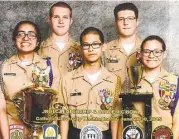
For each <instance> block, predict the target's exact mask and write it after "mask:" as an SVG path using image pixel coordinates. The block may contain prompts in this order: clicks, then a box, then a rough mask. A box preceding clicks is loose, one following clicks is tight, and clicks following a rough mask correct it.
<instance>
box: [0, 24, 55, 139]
mask: <svg viewBox="0 0 179 139" xmlns="http://www.w3.org/2000/svg"><path fill="white" fill-rule="evenodd" d="M13 42H14V46H15V47H16V49H17V54H16V55H14V56H12V57H11V58H9V59H7V60H5V61H4V62H3V64H2V65H1V68H0V72H1V74H0V75H1V76H0V79H1V80H0V81H1V82H0V83H1V88H0V103H1V104H0V131H1V135H2V138H3V139H9V138H10V137H9V125H13V124H21V125H23V126H24V127H25V133H26V134H27V133H28V132H27V131H28V128H27V126H25V125H24V124H23V122H22V121H21V120H20V119H19V116H18V115H19V114H18V111H17V108H16V107H15V105H14V104H13V101H12V99H13V98H14V96H15V95H17V93H18V92H20V91H21V89H24V88H26V87H28V86H31V85H32V81H33V76H32V75H33V74H32V73H33V72H38V71H36V66H37V67H39V68H42V69H46V68H47V66H50V65H48V64H47V61H46V60H44V59H42V58H41V57H40V56H38V55H37V54H36V53H35V51H36V50H37V49H38V47H39V45H40V31H39V29H38V27H37V25H36V24H34V23H33V22H31V21H21V22H19V23H18V24H17V25H16V26H15V28H14V31H13ZM35 65H36V66H35ZM52 67H53V66H52V65H51V68H50V69H51V71H52V72H51V73H52V74H53V76H52V77H49V76H50V75H49V76H48V75H47V76H48V77H49V79H47V80H48V83H49V86H50V87H53V89H56V90H57V89H58V84H59V83H58V79H57V78H56V77H58V72H57V71H56V72H55V71H54V68H53V70H52ZM55 83H56V84H55ZM15 138H18V137H15ZM22 138H23V137H22Z"/></svg>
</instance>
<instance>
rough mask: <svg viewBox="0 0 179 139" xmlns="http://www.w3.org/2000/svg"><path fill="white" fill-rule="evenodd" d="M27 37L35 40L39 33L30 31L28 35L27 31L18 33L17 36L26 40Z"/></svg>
mask: <svg viewBox="0 0 179 139" xmlns="http://www.w3.org/2000/svg"><path fill="white" fill-rule="evenodd" d="M26 36H27V37H28V38H29V39H35V38H37V33H36V32H34V31H28V33H25V31H18V32H17V34H16V37H17V38H25V37H26Z"/></svg>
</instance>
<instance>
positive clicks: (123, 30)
mask: <svg viewBox="0 0 179 139" xmlns="http://www.w3.org/2000/svg"><path fill="white" fill-rule="evenodd" d="M116 25H117V28H118V31H119V34H120V36H122V37H129V36H132V35H134V34H135V33H136V29H137V25H138V21H137V19H136V17H135V13H134V11H131V10H123V11H119V12H118V13H117V19H116Z"/></svg>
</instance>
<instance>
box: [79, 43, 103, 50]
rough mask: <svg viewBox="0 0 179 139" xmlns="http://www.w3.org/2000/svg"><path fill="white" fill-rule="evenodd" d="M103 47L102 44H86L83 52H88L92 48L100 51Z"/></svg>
mask: <svg viewBox="0 0 179 139" xmlns="http://www.w3.org/2000/svg"><path fill="white" fill-rule="evenodd" d="M101 45H102V43H91V44H89V43H84V44H82V48H83V50H88V49H89V48H90V47H92V48H93V49H98V48H100V46H101Z"/></svg>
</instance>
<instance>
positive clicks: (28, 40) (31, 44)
mask: <svg viewBox="0 0 179 139" xmlns="http://www.w3.org/2000/svg"><path fill="white" fill-rule="evenodd" d="M14 44H15V46H16V48H17V50H18V52H20V53H32V52H34V50H35V48H36V47H37V45H38V42H37V32H36V30H35V27H34V26H33V25H31V24H28V23H25V24H21V25H20V26H19V28H18V30H17V35H16V37H15V40H14Z"/></svg>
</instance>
